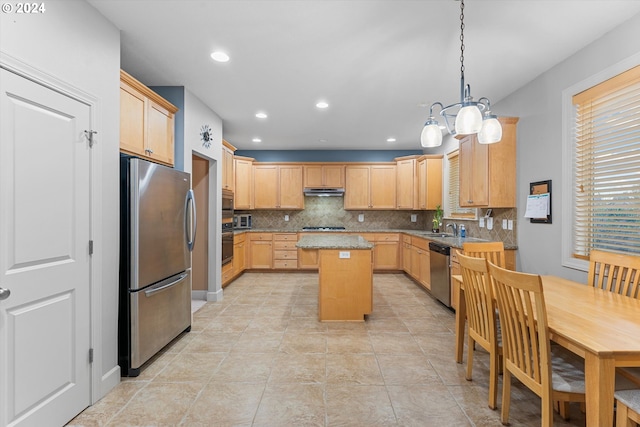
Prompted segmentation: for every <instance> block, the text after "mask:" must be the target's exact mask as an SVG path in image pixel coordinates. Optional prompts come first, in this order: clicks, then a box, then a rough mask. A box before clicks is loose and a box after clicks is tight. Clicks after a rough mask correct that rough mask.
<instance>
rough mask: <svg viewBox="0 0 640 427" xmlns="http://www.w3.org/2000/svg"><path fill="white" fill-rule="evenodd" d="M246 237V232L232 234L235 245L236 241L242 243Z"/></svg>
mask: <svg viewBox="0 0 640 427" xmlns="http://www.w3.org/2000/svg"><path fill="white" fill-rule="evenodd" d="M246 238H247V234H246V233H242V234H234V235H233V244H234V245H237V244H238V243H243V242H244V241H245V240H246Z"/></svg>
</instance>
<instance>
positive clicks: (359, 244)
mask: <svg viewBox="0 0 640 427" xmlns="http://www.w3.org/2000/svg"><path fill="white" fill-rule="evenodd" d="M296 247H298V248H301V249H372V248H373V243H371V242H369V241H367V240H365V238H364V237H362V236H345V235H343V234H332V235H320V234H319V235H316V236H302V237H301V238H300V240H298V243H297V244H296Z"/></svg>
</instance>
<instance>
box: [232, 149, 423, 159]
mask: <svg viewBox="0 0 640 427" xmlns="http://www.w3.org/2000/svg"><path fill="white" fill-rule="evenodd" d="M422 154H423V152H422V150H237V151H236V152H235V155H236V156H245V157H251V158H254V159H256V161H258V162H392V161H393V159H395V158H396V157H402V156H413V155H422Z"/></svg>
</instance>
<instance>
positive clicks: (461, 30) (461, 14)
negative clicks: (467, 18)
mask: <svg viewBox="0 0 640 427" xmlns="http://www.w3.org/2000/svg"><path fill="white" fill-rule="evenodd" d="M460 74H461V75H462V76H464V0H460Z"/></svg>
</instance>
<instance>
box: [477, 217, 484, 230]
mask: <svg viewBox="0 0 640 427" xmlns="http://www.w3.org/2000/svg"><path fill="white" fill-rule="evenodd" d="M478 227H480V228H484V217H480V219H479V221H478Z"/></svg>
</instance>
